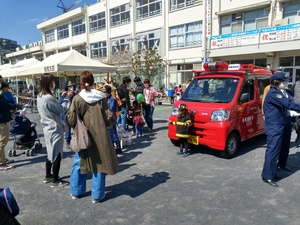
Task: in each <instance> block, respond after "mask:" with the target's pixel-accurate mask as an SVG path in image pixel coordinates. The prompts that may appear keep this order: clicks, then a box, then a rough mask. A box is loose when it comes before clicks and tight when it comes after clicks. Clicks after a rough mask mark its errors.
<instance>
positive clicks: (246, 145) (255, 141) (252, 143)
mask: <svg viewBox="0 0 300 225" xmlns="http://www.w3.org/2000/svg"><path fill="white" fill-rule="evenodd" d="M266 144H267V136H266V135H260V136H257V137H253V138H251V139H249V140H246V141H244V142H242V143H240V150H239V152H238V154H237V155H236V156H235V157H240V156H242V155H244V154H247V153H248V152H251V151H253V150H255V149H257V148H261V147H263V146H266ZM189 148H190V154H200V153H201V154H207V155H213V156H216V157H219V158H223V157H222V156H221V154H220V151H218V150H214V149H211V148H209V147H207V146H203V145H198V146H197V145H190V146H189ZM178 149H179V148H178Z"/></svg>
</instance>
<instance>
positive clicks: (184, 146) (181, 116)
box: [170, 104, 192, 157]
mask: <svg viewBox="0 0 300 225" xmlns="http://www.w3.org/2000/svg"><path fill="white" fill-rule="evenodd" d="M187 112H188V107H187V105H186V104H180V105H179V107H178V116H177V121H175V122H172V121H170V124H173V125H176V136H177V137H179V141H180V151H179V152H177V155H181V156H182V157H186V156H188V155H189V153H188V148H189V144H188V137H189V127H190V126H191V125H192V121H191V119H190V117H189V115H188V113H187Z"/></svg>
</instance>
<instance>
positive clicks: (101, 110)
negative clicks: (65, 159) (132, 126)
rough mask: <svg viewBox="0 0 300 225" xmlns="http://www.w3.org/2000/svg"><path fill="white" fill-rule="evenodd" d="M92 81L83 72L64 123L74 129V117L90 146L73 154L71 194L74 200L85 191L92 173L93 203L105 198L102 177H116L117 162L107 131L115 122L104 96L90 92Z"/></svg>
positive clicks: (89, 75)
mask: <svg viewBox="0 0 300 225" xmlns="http://www.w3.org/2000/svg"><path fill="white" fill-rule="evenodd" d="M93 84H94V77H93V75H92V74H91V73H90V72H88V71H85V72H83V73H82V74H81V75H80V86H81V92H80V93H79V94H78V95H76V96H75V97H74V98H73V101H72V104H71V107H70V110H69V111H68V112H67V122H68V124H69V125H70V126H71V127H73V128H74V127H75V126H76V122H77V113H78V115H79V118H80V119H81V120H82V121H83V122H84V124H85V126H86V127H87V129H88V132H89V137H90V139H91V142H92V144H91V146H90V147H89V148H88V149H86V150H82V151H80V152H78V153H75V156H74V162H73V166H72V172H71V177H70V194H71V196H72V198H73V199H76V198H78V197H80V195H82V194H83V193H84V192H85V191H86V174H87V173H92V175H93V176H92V202H93V203H97V202H100V201H101V200H102V199H103V198H104V197H105V177H106V175H107V174H109V175H114V174H116V173H117V169H118V160H117V156H116V153H115V151H114V148H113V146H112V143H111V140H110V137H109V132H108V130H107V127H109V126H111V125H113V124H115V122H116V120H115V117H114V115H113V113H112V112H111V111H110V109H109V107H108V105H107V101H106V99H105V94H104V93H102V92H100V91H97V90H95V89H93Z"/></svg>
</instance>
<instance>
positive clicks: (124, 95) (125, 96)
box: [118, 77, 131, 130]
mask: <svg viewBox="0 0 300 225" xmlns="http://www.w3.org/2000/svg"><path fill="white" fill-rule="evenodd" d="M130 84H131V79H130V77H124V78H123V83H122V84H121V85H120V86H119V87H118V94H119V98H120V100H121V102H122V104H121V105H120V108H121V115H120V118H121V124H122V127H123V128H124V130H126V121H127V113H128V109H129V108H130V98H129V91H128V89H127V88H128V87H129V86H130Z"/></svg>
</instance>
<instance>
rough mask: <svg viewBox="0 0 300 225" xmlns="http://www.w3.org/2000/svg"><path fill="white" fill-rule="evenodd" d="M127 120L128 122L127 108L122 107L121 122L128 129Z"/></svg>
mask: <svg viewBox="0 0 300 225" xmlns="http://www.w3.org/2000/svg"><path fill="white" fill-rule="evenodd" d="M126 122H127V109H126V108H121V123H122V127H123V128H124V130H126Z"/></svg>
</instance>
